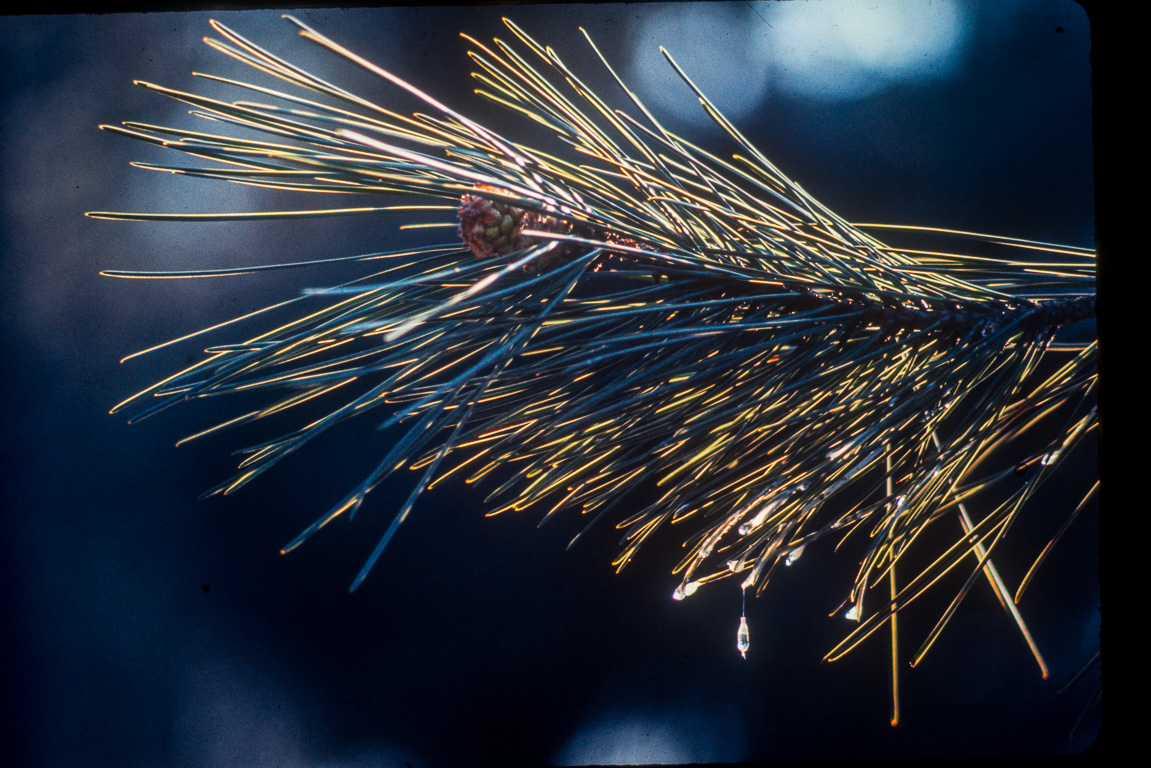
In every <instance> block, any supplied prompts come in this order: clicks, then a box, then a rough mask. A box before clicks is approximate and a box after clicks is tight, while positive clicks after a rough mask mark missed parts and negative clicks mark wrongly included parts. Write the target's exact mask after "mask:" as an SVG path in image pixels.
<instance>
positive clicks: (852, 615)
mask: <svg viewBox="0 0 1151 768" xmlns="http://www.w3.org/2000/svg"><path fill="white" fill-rule="evenodd" d="M843 618H845V619H849V620H851V621H859V606H858V605H853V606H851V607H850V608H848V609H847V613H845V614H843Z"/></svg>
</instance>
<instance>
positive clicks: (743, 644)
mask: <svg viewBox="0 0 1151 768" xmlns="http://www.w3.org/2000/svg"><path fill="white" fill-rule="evenodd" d="M735 647H736V648H738V649H739V655H740V656H742V657H743V658H745V659H746V658H747V649H748V648H750V647H751V633H749V632H748V631H747V617H746V616H740V617H739V631H737V632H736V633H735Z"/></svg>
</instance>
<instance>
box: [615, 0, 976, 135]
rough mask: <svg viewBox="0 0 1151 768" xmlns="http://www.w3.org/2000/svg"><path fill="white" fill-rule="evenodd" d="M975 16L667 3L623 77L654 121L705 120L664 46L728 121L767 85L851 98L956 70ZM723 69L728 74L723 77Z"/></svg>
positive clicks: (911, 5) (942, 8) (884, 4)
mask: <svg viewBox="0 0 1151 768" xmlns="http://www.w3.org/2000/svg"><path fill="white" fill-rule="evenodd" d="M974 25H975V19H974V17H973V14H972V12H971V10H970V9H969V8H967V7H965V6H963V5H961V4H960V3H956V2H946V1H943V2H930V3H928V2H895V1H893V0H821V1H819V2H791V3H762V2H761V3H752V4H749V5H736V4H728V3H714V4H712V3H700V4H682V5H680V4H676V5H673V6H669V7H668V8H667V9H666V10H663V11H661V12H657V13H653V14H651V15H650V16H649V17H648V18H647V19H646V20H645V21H644V23H643V26H642V28H641V29H640V32H639V33H638V34H637V35H636V38H635V42H634V45H633V46H632V49H633V51H634V53H633V54H632V60H631V62H630V68H629V70H628V72H627V73H626V79H627V80H629V81H630V82H631V83H632V87H633V89H634V91H635V92H637V93H642V94H643V99H644V101H645V103H647V104H648V106H649V107H651V108H653V109H654V111H655V114H656V115H657V117H658V118H659V119H661V120H667V121H668V122H669V123H672V124H676V123H679V124H682V123H689V124H693V125H700V126H702V125H708V124H710V118H709V117H708V116H707V114H706V113H705V112H704V110H703V109H702V108H701V107H700V106H699V103H698V100H697V99H696V97H695V96H694V95H693V94H692V93H691V91H690V89H689V88H688V87H687V86H686V85H685V84H684V83H683V82H682V81H681V80H680V79H679V77H678V75H676V74H675V72H674V70H673V69H672V67H671V66H670V65H669V64H668V62H667V61H666V60H665V59H664V57H663V55H662V54H661V53H660V51H659V47H660V46H661V45H662V46H664V47H665V48H666V49H667V50H668V51H669V52H670V53H671V55H672V56H673V57H674V58H675V60H676V61H677V62H678V63H679V65H680V66H681V67H682V68H683V69H684V71H685V72H686V73H687V75H688V76H689V77H690V78H691V79H692V81H693V82H694V83H695V84H696V85H697V86H698V87H699V88H700V90H701V91H703V92H704V93H705V94H707V96H708V98H709V99H710V100H711V101H712V102H713V103H714V104H715V105H716V106H717V107H719V109H720V111H722V112H723V113H724V114H725V115H726V116H727V117H728V118H729V119H731V120H734V121H736V122H737V123H738V122H739V121H740V120H741V119H746V118H748V117H749V116H754V113H755V111H756V110H757V109H758V108H759V107H760V104H761V103H762V102H763V101H764V99H765V98H766V97H767V96H768V94H769V93H770V92H771V91H773V90H774V91H775V92H777V93H783V94H786V95H789V96H791V97H794V98H802V99H809V100H814V101H824V102H832V101H852V100H859V99H864V98H867V97H869V96H873V95H875V94H877V93H880V92H882V91H884V90H886V89H888V88H890V87H892V86H895V85H899V84H907V83H911V82H914V81H930V80H939V79H944V78H948V77H952V76H954V75H955V74H957V73H958V71H959V70H960V69H961V68H962V65H963V62H964V60H965V59H966V55H967V49H968V42H969V40H970V37H971V31H972V29H973V27H974ZM732 73H737V76H735V77H733V76H732Z"/></svg>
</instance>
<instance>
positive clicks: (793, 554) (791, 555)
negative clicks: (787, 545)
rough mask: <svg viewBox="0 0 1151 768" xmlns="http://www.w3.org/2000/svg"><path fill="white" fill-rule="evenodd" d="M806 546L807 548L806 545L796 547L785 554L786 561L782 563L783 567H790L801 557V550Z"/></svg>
mask: <svg viewBox="0 0 1151 768" xmlns="http://www.w3.org/2000/svg"><path fill="white" fill-rule="evenodd" d="M806 546H807V545H806V544H800V545H799V546H798V547H796V548H795V549H793V550H791V551H790V552H788V553H787V559H786V560H784V561H783V564H784V565H791V564H792V563H794V562H795V561H796V560H798V559H799V558H801V557H803V548H804V547H806Z"/></svg>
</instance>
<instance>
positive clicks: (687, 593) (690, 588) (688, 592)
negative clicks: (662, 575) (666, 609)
mask: <svg viewBox="0 0 1151 768" xmlns="http://www.w3.org/2000/svg"><path fill="white" fill-rule="evenodd" d="M697 589H699V582H698V581H689V582H688V583H687V584H680V585H679V586H678V587H676V588H675V591H674V592H672V593H671V599H672V600H682V599H684V598H685V597H691V596H692V595H694V594H695V591H696V590H697Z"/></svg>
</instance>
